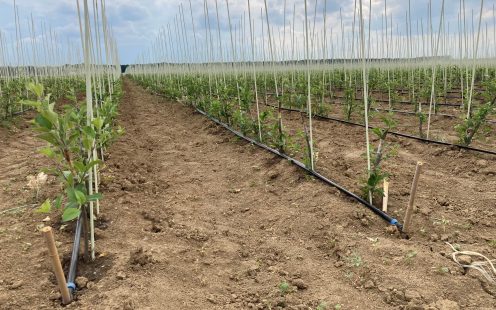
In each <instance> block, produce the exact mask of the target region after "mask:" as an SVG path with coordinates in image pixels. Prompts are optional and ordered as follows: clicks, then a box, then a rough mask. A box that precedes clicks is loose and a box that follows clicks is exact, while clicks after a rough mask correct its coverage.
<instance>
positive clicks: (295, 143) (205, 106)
mask: <svg viewBox="0 0 496 310" xmlns="http://www.w3.org/2000/svg"><path fill="white" fill-rule="evenodd" d="M137 81H138V82H139V83H141V84H142V85H144V86H145V87H147V88H149V89H151V90H153V91H155V92H160V93H165V95H166V96H167V97H169V98H171V99H180V100H185V101H187V102H188V103H190V104H193V105H194V106H195V107H197V108H198V109H200V110H202V111H205V112H206V113H207V114H208V115H210V116H211V117H214V118H216V119H218V120H220V121H222V122H224V123H226V124H228V125H229V126H231V127H233V128H236V129H238V130H239V131H240V132H241V133H242V134H243V135H245V136H250V137H253V138H255V139H257V140H258V141H259V142H262V143H265V144H267V145H269V146H271V147H274V148H276V149H277V150H279V151H280V152H282V153H286V154H288V155H289V156H297V155H299V156H302V157H303V163H304V164H305V165H306V166H307V168H310V156H311V154H310V142H309V134H308V127H307V124H306V121H305V119H306V118H304V117H303V114H301V123H302V127H303V130H298V131H297V132H296V134H295V135H293V136H291V135H289V134H288V132H287V131H286V129H285V128H284V127H283V123H282V117H281V110H280V109H278V108H273V107H270V106H269V107H267V108H266V109H263V111H260V112H259V117H258V118H257V115H256V111H254V109H253V102H254V95H253V91H252V89H251V87H250V86H248V85H250V84H246V83H245V84H241V83H240V82H239V81H238V85H236V84H235V83H231V84H229V83H226V84H223V83H220V85H218V87H217V88H215V89H214V90H212V89H209V87H208V86H209V85H208V83H205V81H208V79H201V78H200V79H199V78H194V77H183V78H181V83H182V84H180V83H179V81H177V80H173V79H164V80H160V81H156V80H153V79H151V78H141V77H140V78H139V79H137ZM495 93H496V83H494V82H493V83H492V84H490V87H489V88H488V90H487V94H488V95H486V96H489V95H492V96H494V94H495ZM211 94H213V95H211ZM283 98H285V97H283V96H280V97H279V100H283ZM293 100H294V101H295V102H296V103H297V104H298V105H300V106H301V107H302V110H303V107H305V104H306V102H307V97H306V96H304V95H294V98H293ZM495 102H496V97H494V98H493V99H492V100H491V101H489V102H487V103H485V104H483V105H481V106H480V107H479V108H478V109H476V110H475V111H474V113H473V114H472V116H471V117H469V118H466V119H464V120H463V122H462V123H461V124H459V125H458V126H457V127H456V129H457V131H458V132H459V135H460V142H461V143H462V144H463V145H469V144H470V143H471V142H472V140H473V138H474V136H475V135H476V134H477V133H478V132H479V131H480V130H481V129H483V128H484V127H485V126H487V124H486V119H487V116H488V115H490V114H491V113H493V112H494V110H495ZM280 106H281V105H280ZM317 106H318V105H317ZM317 111H318V109H317ZM369 117H370V116H369ZM258 119H259V120H260V123H259V122H258ZM381 120H382V124H383V125H382V126H381V128H379V127H376V128H373V129H372V132H373V134H374V135H375V136H376V140H377V142H376V143H377V144H376V146H375V147H374V146H372V145H371V150H370V155H371V167H370V172H368V171H366V175H368V176H367V177H363V178H362V179H361V184H362V185H361V190H362V195H363V197H364V198H365V199H367V200H371V201H372V200H373V201H380V199H378V198H382V197H383V195H384V192H383V188H382V185H383V184H384V181H385V180H386V179H387V178H388V177H389V174H388V173H387V172H386V171H384V169H383V168H382V167H383V162H384V161H385V160H387V159H388V158H390V157H392V156H395V155H396V153H397V145H394V144H392V143H390V142H388V141H387V137H388V134H389V133H390V132H391V131H393V130H394V128H395V127H396V125H397V124H396V121H395V120H394V119H393V114H392V113H388V114H386V115H384V116H382V117H381ZM314 150H315V146H314ZM314 154H318V152H314ZM315 157H316V158H314V160H317V159H318V158H317V157H318V156H315Z"/></svg>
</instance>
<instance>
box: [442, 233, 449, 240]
mask: <svg viewBox="0 0 496 310" xmlns="http://www.w3.org/2000/svg"><path fill="white" fill-rule="evenodd" d="M448 240H449V235H447V234H443V235H441V241H448Z"/></svg>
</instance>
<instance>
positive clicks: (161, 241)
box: [0, 80, 496, 309]
mask: <svg viewBox="0 0 496 310" xmlns="http://www.w3.org/2000/svg"><path fill="white" fill-rule="evenodd" d="M124 91H125V94H124V98H123V101H122V105H121V115H120V124H121V125H122V126H123V127H124V128H125V130H126V134H125V135H124V136H123V137H122V138H121V139H120V140H119V141H118V142H117V143H116V144H115V145H114V146H113V147H112V148H111V149H110V150H109V151H108V157H109V158H108V159H107V161H106V168H105V169H104V170H103V172H102V185H101V188H102V191H103V192H104V200H103V201H102V203H101V205H102V206H101V209H102V214H101V215H100V216H99V220H98V223H97V224H98V225H97V226H98V228H97V248H98V255H97V259H96V261H95V262H93V263H88V264H86V263H84V262H81V264H80V270H79V273H78V274H79V275H80V276H83V277H84V278H80V279H79V282H80V283H82V284H84V285H83V286H84V287H83V288H82V289H81V290H79V291H78V294H77V296H76V301H75V302H74V303H72V304H71V305H69V306H67V308H78V309H316V308H317V307H318V306H319V304H323V303H325V304H327V308H328V309H334V307H335V305H338V304H339V305H341V307H342V308H341V309H365V308H366V309H494V308H495V307H496V288H495V287H494V286H491V285H490V284H488V283H487V281H486V280H484V279H483V278H482V277H481V276H480V275H479V274H478V273H476V272H474V271H468V272H466V271H465V270H463V269H462V268H460V267H458V266H457V265H456V264H455V263H454V262H453V261H452V259H451V255H450V254H451V250H450V248H449V247H448V246H447V245H446V244H445V241H449V242H452V243H458V244H459V245H460V246H461V248H462V249H465V250H474V251H479V252H481V253H483V254H485V255H487V256H489V257H495V256H496V243H495V242H494V239H495V236H496V234H495V233H496V227H495V226H496V225H495V221H494V219H495V213H494V212H495V211H494V207H495V198H496V192H495V189H496V183H495V178H496V177H495V174H494V169H495V161H494V158H485V157H480V156H479V155H475V154H473V153H468V152H460V151H458V150H450V149H446V148H439V147H433V146H428V145H424V144H417V143H414V142H411V141H403V140H401V141H400V140H398V141H396V142H397V143H399V144H401V146H402V147H401V149H400V152H399V157H398V158H397V159H392V160H390V161H388V169H390V170H391V171H392V172H394V175H393V177H392V180H391V184H392V185H391V187H392V196H391V210H392V211H393V214H398V217H399V218H400V219H401V218H402V214H403V213H402V212H403V211H404V206H405V205H406V204H405V201H406V200H407V198H408V188H409V183H410V182H411V178H412V174H413V167H414V165H415V162H416V161H417V160H424V161H426V163H427V165H426V167H425V172H424V174H423V175H422V177H421V186H420V189H419V198H418V202H417V206H418V209H417V211H418V212H417V213H416V214H415V215H414V224H415V226H416V229H415V232H414V233H413V234H412V236H411V238H410V239H409V240H405V239H401V238H399V237H398V235H397V234H394V233H391V232H392V231H391V230H390V229H388V227H387V224H386V223H385V222H384V221H382V220H381V219H379V218H378V217H377V216H375V215H374V214H372V213H371V212H369V211H368V210H366V209H365V208H364V207H363V206H361V205H359V204H357V203H356V202H354V201H351V200H350V199H349V198H347V197H345V196H344V195H342V194H340V193H339V192H338V191H337V190H335V189H333V188H330V187H328V186H326V185H324V184H322V183H321V182H319V181H316V180H313V179H312V178H310V177H308V176H307V175H305V174H304V173H303V172H301V171H300V170H298V169H297V168H295V167H294V166H292V165H291V164H289V163H288V162H286V161H284V160H281V159H279V158H278V157H274V156H273V155H271V154H268V153H267V152H265V151H263V150H260V149H258V148H257V147H255V146H252V145H249V144H247V143H246V142H244V141H241V140H239V139H237V138H235V137H233V136H232V135H231V134H229V133H227V132H226V131H225V130H223V129H221V128H219V127H218V126H216V125H214V124H213V123H212V122H210V121H209V120H207V119H206V118H205V117H203V116H201V115H199V114H197V113H195V112H194V111H193V110H192V109H191V108H190V107H187V106H184V105H182V104H180V103H177V102H170V101H167V100H165V99H162V98H160V97H156V96H153V95H150V94H148V93H147V92H146V91H145V90H143V89H142V88H140V87H139V86H137V85H135V84H134V83H133V82H131V81H129V80H124ZM30 117H32V115H26V116H24V120H22V121H21V124H20V128H19V129H17V130H15V132H13V131H12V130H7V129H3V128H2V129H0V139H1V140H0V141H1V147H2V148H1V149H0V158H1V166H0V169H1V173H2V174H1V176H0V185H1V187H2V188H1V191H0V212H2V213H1V214H0V256H1V257H2V259H1V260H0V309H53V308H61V306H60V300H59V299H58V297H59V296H58V295H57V293H56V291H57V289H56V286H55V282H54V278H53V275H52V271H51V266H50V263H49V261H48V256H47V251H46V250H45V245H44V241H43V239H42V237H41V235H40V233H39V232H38V228H39V227H40V225H41V224H43V225H52V226H54V227H56V228H57V231H56V239H57V240H58V241H60V244H59V253H60V254H61V256H62V258H63V262H64V266H65V267H66V268H67V263H68V258H69V255H70V250H71V243H72V240H71V238H72V227H71V225H69V226H68V227H63V226H62V227H61V226H60V225H59V224H58V222H59V218H58V217H57V214H52V215H50V219H46V218H45V217H46V215H42V214H37V213H33V212H32V208H29V207H27V208H22V209H18V210H15V211H11V212H3V211H5V210H7V209H10V208H13V207H18V206H25V205H27V204H28V205H31V204H35V203H39V202H40V201H43V199H44V197H50V196H51V195H53V193H54V192H56V190H57V185H56V182H55V180H51V179H49V184H48V186H46V188H44V189H43V190H42V193H41V194H40V196H39V197H38V200H36V198H35V197H34V196H33V192H32V191H30V190H27V189H26V183H27V182H26V176H27V175H28V174H35V173H37V172H38V171H39V169H40V168H42V167H43V166H44V165H46V164H47V163H46V161H45V159H43V158H42V157H41V155H35V154H36V148H38V147H41V146H42V143H40V142H39V141H37V140H36V139H35V137H34V133H33V132H32V131H31V130H30V129H28V128H26V127H27V124H26V122H27V120H28V119H29V118H30ZM298 117H299V116H297V115H295V116H291V115H289V113H288V115H285V123H286V124H288V125H289V124H292V123H291V122H294V126H295V127H297V126H298V124H299V120H297V119H296V118H298ZM292 118H295V119H294V120H292ZM315 134H316V137H317V148H318V150H319V161H318V162H317V164H318V167H319V169H320V170H321V171H322V172H323V173H324V174H326V175H328V176H329V177H331V178H335V179H336V180H338V181H340V182H342V183H343V184H344V185H347V186H349V187H351V188H352V189H356V187H357V186H358V185H357V184H354V183H356V182H357V177H358V175H359V174H360V173H362V172H363V168H364V167H363V165H364V161H363V158H362V157H361V152H362V151H361V149H362V147H361V145H362V140H363V132H361V130H359V129H353V128H351V127H347V126H346V125H342V124H337V123H335V124H333V125H330V123H323V122H322V123H320V122H316V123H315ZM491 169H492V170H491ZM485 171H488V172H487V173H486V172H485ZM491 171H493V172H491ZM346 174H348V176H347V175H346ZM44 219H45V220H46V221H45V222H43V220H44ZM443 219H444V220H443ZM59 228H62V229H59ZM86 281H87V283H85V282H86ZM285 283H287V284H288V286H287V289H286V288H285V286H286V285H285ZM281 284H283V285H282V287H283V289H281V287H280V286H281Z"/></svg>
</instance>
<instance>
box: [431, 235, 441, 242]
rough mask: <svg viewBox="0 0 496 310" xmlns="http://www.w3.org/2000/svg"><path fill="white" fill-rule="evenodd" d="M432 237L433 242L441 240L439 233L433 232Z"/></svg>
mask: <svg viewBox="0 0 496 310" xmlns="http://www.w3.org/2000/svg"><path fill="white" fill-rule="evenodd" d="M430 239H431V241H433V242H436V241H439V235H438V234H432V235H431V237H430Z"/></svg>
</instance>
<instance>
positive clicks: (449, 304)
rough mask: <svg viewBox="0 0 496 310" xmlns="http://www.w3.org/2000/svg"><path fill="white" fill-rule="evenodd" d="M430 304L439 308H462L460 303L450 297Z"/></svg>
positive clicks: (446, 309) (457, 309)
mask: <svg viewBox="0 0 496 310" xmlns="http://www.w3.org/2000/svg"><path fill="white" fill-rule="evenodd" d="M429 306H432V308H434V309H437V310H460V306H459V305H458V303H457V302H455V301H452V300H449V299H440V300H438V301H436V302H435V303H432V304H430V305H429Z"/></svg>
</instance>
